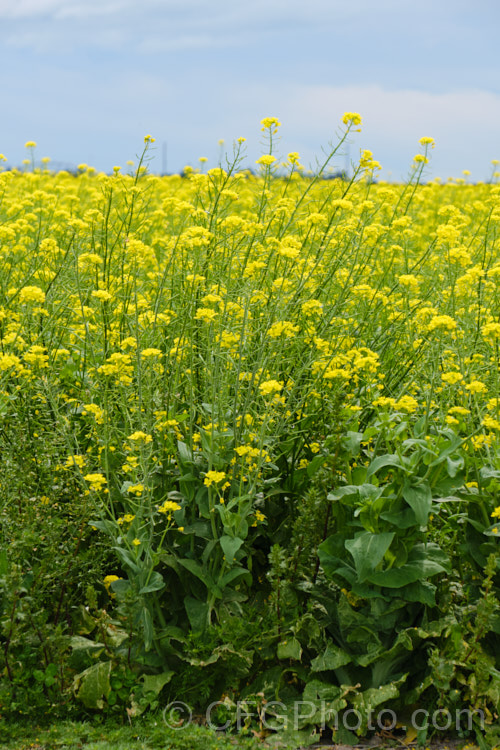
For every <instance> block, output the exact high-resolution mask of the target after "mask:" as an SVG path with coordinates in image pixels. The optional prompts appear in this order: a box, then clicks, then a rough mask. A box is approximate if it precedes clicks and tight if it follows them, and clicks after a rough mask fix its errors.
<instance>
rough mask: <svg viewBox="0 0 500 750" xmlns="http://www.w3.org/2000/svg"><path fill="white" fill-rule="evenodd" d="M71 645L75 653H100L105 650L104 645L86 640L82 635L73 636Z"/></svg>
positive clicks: (70, 641)
mask: <svg viewBox="0 0 500 750" xmlns="http://www.w3.org/2000/svg"><path fill="white" fill-rule="evenodd" d="M69 645H70V646H71V648H72V649H73V651H84V652H85V653H87V654H92V653H100V652H101V651H102V650H103V649H104V648H105V645H104V643H99V642H98V641H91V640H90V638H84V637H83V636H81V635H73V636H71V638H70V640H69Z"/></svg>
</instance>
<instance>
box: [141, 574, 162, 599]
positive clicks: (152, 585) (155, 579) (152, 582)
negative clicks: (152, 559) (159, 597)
mask: <svg viewBox="0 0 500 750" xmlns="http://www.w3.org/2000/svg"><path fill="white" fill-rule="evenodd" d="M164 586H165V582H164V580H163V576H162V574H161V573H158V571H156V570H153V572H152V573H151V575H150V576H149V581H148V583H147V584H146V585H145V586H143V587H142V588H141V589H140V590H139V594H149V593H151V592H152V591H160V589H162V588H164Z"/></svg>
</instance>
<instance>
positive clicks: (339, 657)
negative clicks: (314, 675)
mask: <svg viewBox="0 0 500 750" xmlns="http://www.w3.org/2000/svg"><path fill="white" fill-rule="evenodd" d="M351 661H352V659H351V657H350V656H349V654H346V652H345V651H342V649H341V648H338V647H337V646H334V645H333V643H329V644H328V646H327V647H326V649H325V651H324V652H323V653H322V654H320V656H317V657H316V658H315V659H313V660H312V662H311V671H312V672H326V671H327V670H329V669H338V668H339V667H343V666H344V665H345V664H349V663H350V662H351Z"/></svg>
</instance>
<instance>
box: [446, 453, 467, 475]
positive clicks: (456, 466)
mask: <svg viewBox="0 0 500 750" xmlns="http://www.w3.org/2000/svg"><path fill="white" fill-rule="evenodd" d="M464 465H465V461H464V459H463V457H462V456H458V458H455V459H452V458H451V457H450V456H448V457H447V458H446V468H447V470H448V475H449V476H450V477H452V478H453V477H456V476H457V474H458V472H459V471H460V470H461V469H463V468H464Z"/></svg>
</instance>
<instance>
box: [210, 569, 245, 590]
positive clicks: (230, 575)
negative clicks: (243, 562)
mask: <svg viewBox="0 0 500 750" xmlns="http://www.w3.org/2000/svg"><path fill="white" fill-rule="evenodd" d="M243 577H244V578H245V583H246V584H247V585H248V586H251V585H252V576H251V574H250V573H249V571H248V570H246V568H233V569H232V570H229V571H228V572H227V573H226V574H225V575H223V576H222V578H221V579H220V580H219V582H218V583H219V589H221V590H222V589H224V588H225V587H226V586H229V584H230V583H232V582H233V581H236V580H237V579H238V578H243Z"/></svg>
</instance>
